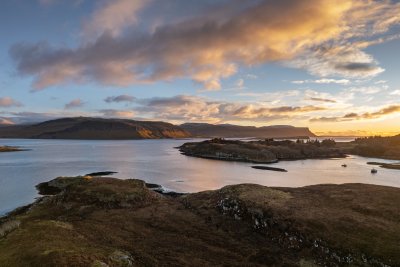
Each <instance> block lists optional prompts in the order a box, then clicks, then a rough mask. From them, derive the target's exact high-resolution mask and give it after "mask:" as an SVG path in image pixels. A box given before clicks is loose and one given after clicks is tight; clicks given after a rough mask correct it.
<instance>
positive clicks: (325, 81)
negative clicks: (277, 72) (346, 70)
mask: <svg viewBox="0 0 400 267" xmlns="http://www.w3.org/2000/svg"><path fill="white" fill-rule="evenodd" d="M292 83H294V84H305V83H315V84H331V83H334V84H344V85H347V84H349V83H350V80H348V79H318V80H297V81H292Z"/></svg>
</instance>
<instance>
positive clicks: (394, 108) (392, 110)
mask: <svg viewBox="0 0 400 267" xmlns="http://www.w3.org/2000/svg"><path fill="white" fill-rule="evenodd" d="M396 113H400V105H390V106H387V107H383V108H381V109H379V110H377V111H374V112H365V113H361V114H358V113H355V112H351V113H347V114H345V115H343V116H338V117H317V118H312V119H310V122H340V121H353V120H361V119H364V120H365V119H378V118H381V117H385V116H387V115H392V114H396Z"/></svg>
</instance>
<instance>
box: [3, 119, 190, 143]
mask: <svg viewBox="0 0 400 267" xmlns="http://www.w3.org/2000/svg"><path fill="white" fill-rule="evenodd" d="M186 137H190V134H189V133H188V132H187V131H185V130H184V129H182V128H180V127H179V126H176V125H173V124H170V123H166V122H155V121H134V120H125V119H101V118H85V117H77V118H64V119H57V120H51V121H46V122H42V123H39V124H34V125H25V126H24V125H17V126H4V127H0V138H39V139H159V138H186Z"/></svg>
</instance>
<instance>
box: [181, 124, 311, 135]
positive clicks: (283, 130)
mask: <svg viewBox="0 0 400 267" xmlns="http://www.w3.org/2000/svg"><path fill="white" fill-rule="evenodd" d="M180 126H181V127H182V128H183V129H184V130H186V131H188V132H190V133H191V134H192V135H193V136H196V137H225V138H243V137H256V138H289V137H295V138H296V137H314V136H315V134H313V133H312V132H311V131H310V130H309V129H308V128H307V127H294V126H289V125H275V126H264V127H254V126H239V125H232V124H217V125H214V124H208V123H184V124H182V125H180Z"/></svg>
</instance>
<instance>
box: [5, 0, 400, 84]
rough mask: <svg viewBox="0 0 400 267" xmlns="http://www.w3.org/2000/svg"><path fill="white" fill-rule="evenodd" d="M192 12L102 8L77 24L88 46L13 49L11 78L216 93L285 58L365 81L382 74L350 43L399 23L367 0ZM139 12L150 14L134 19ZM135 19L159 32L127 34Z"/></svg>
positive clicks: (130, 4) (391, 7) (125, 2)
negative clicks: (226, 82)
mask: <svg viewBox="0 0 400 267" xmlns="http://www.w3.org/2000/svg"><path fill="white" fill-rule="evenodd" d="M206 2H207V4H206ZM185 3H186V0H177V1H174V2H172V3H171V4H170V5H175V7H176V8H179V7H180V6H181V5H182V6H187V5H185ZM196 5H199V6H200V5H203V8H199V9H198V10H201V14H200V13H196V15H195V16H191V15H186V13H185V12H184V10H182V12H180V14H179V19H173V20H171V22H168V21H167V22H165V21H166V20H163V19H160V18H159V17H151V14H152V12H154V14H160V12H159V11H158V9H159V3H158V2H157V1H152V2H148V3H147V1H129V0H117V1H108V2H104V4H103V5H101V6H100V7H99V8H98V9H97V10H96V11H95V12H94V13H93V15H92V17H91V18H90V19H89V21H87V22H85V23H84V25H85V26H84V29H83V32H84V33H85V34H84V35H85V37H87V36H89V40H86V41H85V42H83V43H82V44H81V45H79V46H77V47H73V48H66V47H53V46H51V45H49V44H47V43H46V42H41V43H37V44H26V43H25V44H24V43H19V44H15V45H13V46H12V48H11V50H10V53H11V55H12V57H13V59H14V61H15V62H16V64H17V70H18V72H19V73H20V74H22V75H30V76H33V77H34V78H35V79H34V82H33V87H34V88H35V89H36V90H40V89H44V88H46V87H49V86H55V85H59V84H63V83H69V82H75V83H76V82H79V83H81V82H91V81H96V82H98V83H101V84H106V85H115V86H128V85H130V84H135V83H149V82H155V81H170V80H173V79H177V78H190V79H192V80H193V81H194V82H196V83H199V84H201V85H202V86H203V87H204V88H205V89H208V90H218V89H220V88H221V79H224V78H227V77H230V76H232V75H233V74H235V73H236V72H237V71H238V69H239V68H240V67H241V66H253V65H259V64H264V63H267V62H276V61H286V60H291V62H292V63H291V66H293V67H299V68H305V69H307V70H309V71H310V72H311V73H312V74H315V75H318V76H323V77H326V76H330V75H340V76H345V77H360V78H365V77H370V76H374V75H377V74H379V73H381V72H382V71H383V69H382V68H381V67H379V66H378V63H377V62H376V61H375V60H374V59H373V58H372V56H370V55H368V54H366V53H365V52H363V51H362V50H361V48H359V47H354V46H353V45H352V42H355V41H357V39H360V38H363V37H365V36H368V37H370V36H371V33H372V34H378V33H384V32H385V31H387V30H388V29H389V28H390V27H391V26H392V25H396V24H398V22H399V20H398V15H397V14H398V13H399V12H398V11H399V10H400V4H398V3H394V2H391V1H372V0H331V1H326V0H309V1H298V0H284V1H273V0H250V1H215V2H212V4H210V3H209V2H208V1H204V3H203V2H201V3H196ZM142 9H143V10H142ZM140 10H142V11H143V12H145V11H146V12H147V13H146V14H148V16H147V17H146V18H142V17H140V14H139V13H140V12H139V13H138V11H140ZM157 12H158V13H157ZM182 14H185V15H182ZM142 20H144V21H145V22H146V25H157V27H155V28H152V27H148V28H145V29H144V30H143V29H142V30H140V29H136V28H135V27H132V24H135V23H140V22H141V21H142ZM160 20H161V21H162V22H163V23H162V24H158V21H160ZM128 28H129V30H128ZM366 28H367V29H370V31H366V30H365V29H366ZM354 39H356V40H355V41H353V40H354ZM296 59H297V60H296Z"/></svg>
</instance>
